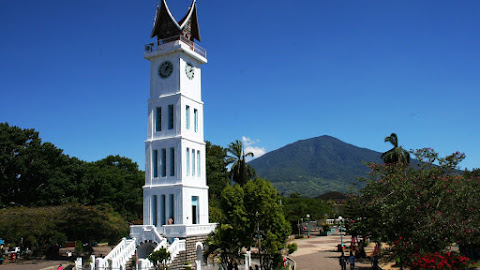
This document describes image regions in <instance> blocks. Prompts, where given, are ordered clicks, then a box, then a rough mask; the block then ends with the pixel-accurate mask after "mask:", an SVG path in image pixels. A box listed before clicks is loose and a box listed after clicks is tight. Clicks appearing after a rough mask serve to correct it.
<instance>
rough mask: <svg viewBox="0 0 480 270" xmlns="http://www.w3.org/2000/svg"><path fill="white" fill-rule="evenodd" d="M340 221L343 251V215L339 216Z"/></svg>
mask: <svg viewBox="0 0 480 270" xmlns="http://www.w3.org/2000/svg"><path fill="white" fill-rule="evenodd" d="M338 223H340V242H341V245H342V251H343V218H342V216H339V217H338Z"/></svg>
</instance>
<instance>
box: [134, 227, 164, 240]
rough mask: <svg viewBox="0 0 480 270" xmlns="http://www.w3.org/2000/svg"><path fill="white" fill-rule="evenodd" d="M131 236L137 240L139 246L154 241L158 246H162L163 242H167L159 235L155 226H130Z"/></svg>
mask: <svg viewBox="0 0 480 270" xmlns="http://www.w3.org/2000/svg"><path fill="white" fill-rule="evenodd" d="M130 236H131V237H135V238H136V239H137V244H140V243H142V242H143V241H145V240H153V241H155V242H156V243H157V244H161V243H162V242H163V241H166V239H165V238H164V237H162V236H161V235H160V234H159V233H158V231H157V229H156V228H155V226H153V225H135V226H130Z"/></svg>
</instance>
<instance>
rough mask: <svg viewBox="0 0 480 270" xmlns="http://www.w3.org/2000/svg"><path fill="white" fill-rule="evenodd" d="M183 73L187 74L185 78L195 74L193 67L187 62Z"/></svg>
mask: <svg viewBox="0 0 480 270" xmlns="http://www.w3.org/2000/svg"><path fill="white" fill-rule="evenodd" d="M185 74H186V75H187V78H189V79H190V80H191V79H193V76H194V75H195V67H194V66H192V65H191V64H187V65H186V66H185Z"/></svg>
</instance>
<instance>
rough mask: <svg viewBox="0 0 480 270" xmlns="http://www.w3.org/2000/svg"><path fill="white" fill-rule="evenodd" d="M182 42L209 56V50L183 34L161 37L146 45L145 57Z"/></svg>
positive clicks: (202, 54) (205, 56)
mask: <svg viewBox="0 0 480 270" xmlns="http://www.w3.org/2000/svg"><path fill="white" fill-rule="evenodd" d="M181 42H182V43H184V44H186V45H187V46H188V47H189V48H190V49H191V50H192V51H194V52H196V53H198V54H200V55H201V56H203V57H204V58H207V51H206V50H205V49H204V48H202V47H200V46H199V45H198V44H196V43H195V42H193V41H191V40H189V39H188V38H186V37H184V36H183V35H179V36H173V37H169V38H164V39H159V40H157V41H156V42H154V43H150V44H147V45H145V57H149V56H151V55H153V54H155V53H156V52H157V51H162V50H166V49H169V48H172V47H175V46H178V45H180V43H181Z"/></svg>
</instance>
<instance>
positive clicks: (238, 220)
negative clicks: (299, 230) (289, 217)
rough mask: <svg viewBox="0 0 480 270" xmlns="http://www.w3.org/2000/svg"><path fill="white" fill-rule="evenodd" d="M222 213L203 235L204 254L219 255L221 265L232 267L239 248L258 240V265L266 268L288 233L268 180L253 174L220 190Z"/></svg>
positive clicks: (276, 198)
mask: <svg viewBox="0 0 480 270" xmlns="http://www.w3.org/2000/svg"><path fill="white" fill-rule="evenodd" d="M221 209H222V212H223V217H222V220H221V222H220V226H218V227H217V229H216V231H215V233H214V234H213V235H211V236H210V237H209V238H208V239H207V243H208V249H207V251H206V253H205V256H209V255H213V256H217V257H220V259H221V263H222V265H223V267H224V268H225V269H230V268H229V267H234V266H235V265H236V264H238V262H239V259H240V258H241V249H242V248H243V247H246V248H250V247H251V246H254V245H257V243H259V242H260V251H261V254H262V258H263V261H262V265H263V267H264V269H270V268H271V267H272V266H273V265H274V264H275V263H276V262H277V257H278V255H279V253H280V251H281V250H282V249H283V248H284V247H285V242H286V239H287V237H288V235H290V226H289V224H288V222H287V221H286V220H285V217H284V215H283V211H282V207H281V205H280V198H279V197H278V195H277V191H276V190H275V188H274V187H273V186H272V185H271V183H270V182H268V181H266V180H263V179H261V178H257V179H256V180H255V181H248V182H247V183H246V184H245V185H244V187H243V188H242V187H241V186H240V185H235V186H228V187H227V188H225V189H224V190H223V192H222V199H221Z"/></svg>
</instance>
